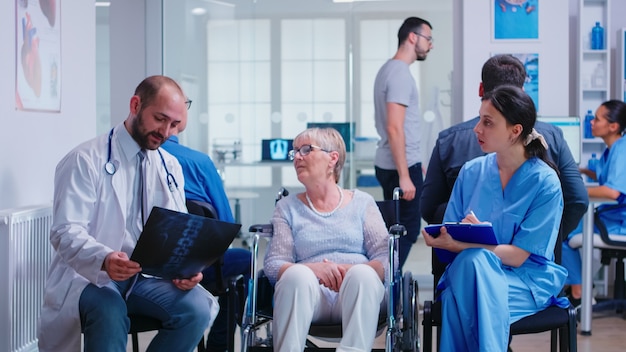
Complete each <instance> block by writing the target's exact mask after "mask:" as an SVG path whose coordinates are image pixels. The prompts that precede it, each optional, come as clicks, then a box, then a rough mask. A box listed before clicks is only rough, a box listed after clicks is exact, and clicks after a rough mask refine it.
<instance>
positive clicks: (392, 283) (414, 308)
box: [241, 188, 420, 352]
mask: <svg viewBox="0 0 626 352" xmlns="http://www.w3.org/2000/svg"><path fill="white" fill-rule="evenodd" d="M401 192H402V191H401V190H400V188H396V189H395V190H394V192H393V200H390V201H379V202H377V204H378V207H379V209H380V211H381V214H382V215H383V219H384V220H385V224H386V225H387V228H388V229H389V240H388V248H389V264H390V266H389V267H390V268H392V270H389V274H388V275H389V276H390V277H388V278H387V280H386V281H387V282H389V285H388V287H387V288H386V289H387V290H388V292H387V296H388V297H387V307H386V309H383V311H382V312H381V314H380V315H379V322H378V328H377V335H376V336H380V335H381V334H382V333H383V332H385V334H386V335H385V349H384V350H383V349H374V351H386V352H392V351H415V352H417V351H419V350H420V337H419V331H418V328H419V327H418V314H419V307H418V306H419V298H418V285H417V280H415V279H414V278H413V275H412V274H411V272H405V273H404V274H403V273H402V272H401V270H400V269H399V268H398V267H397V265H394V263H395V262H396V253H397V252H398V245H399V241H398V239H399V238H400V237H401V236H404V235H405V234H406V229H405V227H404V226H403V225H400V224H398V223H397V220H396V219H397V214H399V200H400V197H401V194H402V193H401ZM288 193H289V192H288V191H286V190H285V189H284V188H281V189H280V191H279V192H278V196H277V198H276V202H278V200H280V199H281V198H282V197H284V196H287V195H288ZM249 232H250V233H251V234H252V243H251V253H252V254H251V255H252V262H251V273H252V277H251V278H250V282H249V285H248V289H249V293H248V297H247V301H246V306H245V313H244V317H243V318H244V320H243V323H242V329H241V351H242V352H246V351H271V350H272V346H273V345H272V324H271V322H272V310H273V308H272V304H273V287H272V286H271V284H270V282H269V280H268V279H267V278H266V277H265V276H264V274H263V271H262V270H260V269H259V267H258V265H259V264H258V263H259V260H258V251H259V241H260V239H261V238H266V239H268V240H269V239H271V237H272V225H271V224H258V225H252V226H250V228H249ZM341 332H342V327H341V323H338V324H337V323H333V324H330V323H329V324H323V323H313V324H311V326H310V329H309V336H312V337H315V338H319V339H322V340H328V339H330V340H333V339H334V340H337V339H339V338H340V337H341ZM306 350H317V351H322V350H333V351H334V349H327V348H321V347H319V346H317V345H315V343H314V342H313V341H311V340H310V339H308V340H307V342H306Z"/></svg>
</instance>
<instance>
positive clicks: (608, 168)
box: [562, 100, 626, 305]
mask: <svg viewBox="0 0 626 352" xmlns="http://www.w3.org/2000/svg"><path fill="white" fill-rule="evenodd" d="M625 129H626V103H624V102H623V101H619V100H609V101H606V102H604V103H602V104H601V105H600V106H599V107H598V109H597V110H596V113H595V117H594V119H593V120H592V121H591V131H592V133H593V136H594V137H599V138H602V140H603V141H604V143H605V144H606V146H607V148H606V149H605V150H604V152H603V153H602V156H601V157H600V160H599V162H598V165H597V167H596V170H595V172H594V171H591V170H588V169H581V170H580V171H581V173H583V174H585V175H587V176H589V177H591V178H592V179H594V180H596V181H597V182H598V186H592V187H588V188H587V192H588V195H589V198H603V199H607V200H614V201H616V202H617V203H619V204H624V203H626V138H622V135H623V133H624V130H625ZM600 207H602V205H601V206H600ZM600 218H601V219H602V221H603V222H604V224H605V225H606V228H607V231H608V233H610V234H623V235H625V238H626V208H620V209H615V210H611V211H607V212H604V213H602V214H600ZM581 232H582V222H581V224H579V225H578V228H577V229H575V230H574V231H572V233H571V234H570V235H569V237H568V241H565V242H564V243H563V256H562V265H563V266H564V267H566V268H567V270H568V271H569V276H568V280H567V282H566V284H569V285H570V293H569V297H570V300H571V301H572V304H573V305H579V304H580V298H581V295H582V285H581V283H582V274H581V259H580V254H579V252H578V248H572V247H570V246H569V239H570V238H572V237H573V236H574V235H576V234H579V233H581ZM595 232H596V233H597V230H596V231H595Z"/></svg>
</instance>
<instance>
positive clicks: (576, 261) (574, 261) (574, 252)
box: [561, 220, 598, 285]
mask: <svg viewBox="0 0 626 352" xmlns="http://www.w3.org/2000/svg"><path fill="white" fill-rule="evenodd" d="M597 231H598V229H597V228H595V227H594V232H596V233H597ZM582 232H583V221H582V220H581V221H580V222H578V226H576V228H575V229H574V230H572V232H570V234H569V235H568V236H567V240H565V241H563V244H562V245H561V266H563V267H564V268H565V269H567V279H566V280H565V284H566V285H580V284H582V282H583V279H582V277H583V273H582V259H581V257H580V248H572V247H570V246H569V240H570V239H571V238H572V237H574V235H577V234H580V233H582Z"/></svg>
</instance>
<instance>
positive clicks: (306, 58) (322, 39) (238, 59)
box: [162, 0, 452, 221]
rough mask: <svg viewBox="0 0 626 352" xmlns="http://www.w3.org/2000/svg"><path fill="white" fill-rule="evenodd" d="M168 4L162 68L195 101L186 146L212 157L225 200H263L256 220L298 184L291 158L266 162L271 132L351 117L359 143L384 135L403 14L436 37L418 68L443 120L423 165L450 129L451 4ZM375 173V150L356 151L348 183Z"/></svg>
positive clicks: (428, 126)
mask: <svg viewBox="0 0 626 352" xmlns="http://www.w3.org/2000/svg"><path fill="white" fill-rule="evenodd" d="M162 2H163V9H162V13H163V39H164V40H163V72H164V74H166V75H169V76H171V77H173V78H174V79H176V80H178V81H179V82H181V83H182V85H183V88H184V89H185V91H186V93H187V95H188V96H189V98H190V99H192V100H193V102H194V103H193V106H192V107H191V110H190V111H189V123H188V127H187V129H186V130H185V131H184V132H183V133H182V134H181V135H180V138H181V143H183V144H186V145H188V146H190V147H192V148H194V149H198V150H201V151H203V152H205V153H207V154H208V155H210V156H211V157H212V158H213V160H214V161H215V162H216V164H217V165H218V167H219V169H220V171H221V172H222V176H223V178H224V181H225V182H224V185H225V187H226V190H227V193H229V196H230V195H232V194H244V195H246V196H249V197H250V198H257V197H258V198H259V199H258V200H252V201H251V202H248V206H249V207H250V208H251V209H249V210H250V211H252V212H254V213H255V219H259V221H266V219H269V217H270V216H271V208H272V207H271V206H269V205H271V204H273V202H272V201H271V199H263V198H266V197H267V198H270V197H271V198H273V196H274V195H275V194H276V191H277V190H278V188H279V187H286V188H288V189H289V190H290V191H292V192H297V191H298V189H301V187H302V186H301V184H300V183H299V182H298V180H297V179H296V176H295V172H294V170H293V166H292V164H291V163H290V162H272V161H269V162H268V161H261V156H262V145H263V143H262V141H263V140H264V139H273V138H284V139H292V138H293V137H294V136H295V135H296V134H297V133H299V132H300V131H302V130H304V129H305V128H306V127H307V124H309V123H349V124H350V126H353V130H352V131H351V136H352V138H357V139H358V138H360V137H368V138H370V139H376V138H377V134H376V130H375V127H374V107H373V98H372V95H373V83H374V78H375V76H376V73H377V71H378V69H379V68H380V66H381V65H382V64H383V63H384V62H385V61H386V60H388V59H389V58H391V57H392V56H393V55H394V53H395V51H396V49H397V45H398V43H397V41H398V40H397V31H398V28H399V26H400V25H401V23H402V21H403V20H404V19H405V18H406V17H409V16H419V17H422V18H424V19H427V20H429V21H430V22H431V23H432V24H433V35H434V37H435V38H436V44H435V48H434V50H433V51H432V52H431V53H430V54H429V57H428V59H427V60H426V61H423V62H419V63H417V64H413V65H411V70H412V72H413V74H414V76H415V78H416V82H418V85H419V87H418V89H419V92H420V105H421V109H422V112H423V113H424V112H426V111H427V110H428V111H429V114H427V115H428V116H432V115H433V113H434V115H435V117H436V118H435V119H434V121H435V123H432V122H425V125H424V131H423V134H424V138H423V141H424V143H423V153H422V154H423V155H424V159H423V160H424V161H425V162H427V161H428V159H429V156H430V151H431V150H432V145H433V144H434V140H435V138H436V133H437V132H438V131H439V130H440V129H441V128H443V127H447V125H448V124H449V121H450V116H449V114H450V112H449V111H450V109H449V102H450V98H449V96H447V95H446V94H445V93H446V92H449V91H450V81H449V77H450V72H451V70H452V0H441V1H436V2H435V1H430V0H397V1H393V0H387V1H354V2H334V1H332V0H182V1H181V0H162ZM431 121H432V120H431ZM346 143H349V144H352V143H353V141H346ZM266 144H267V143H266ZM361 144H362V143H359V145H361ZM357 148H359V147H357ZM359 151H360V152H361V153H358V152H359ZM357 154H358V155H360V157H359V160H358V162H357V161H356V160H353V159H354V157H353V155H357ZM372 170H373V154H372V151H371V148H370V149H368V152H367V153H364V150H356V151H352V152H351V153H349V156H348V162H347V167H346V168H345V169H344V175H342V178H343V180H342V182H343V185H344V186H345V187H351V188H354V187H356V178H357V176H358V175H359V174H361V173H367V172H371V171H372ZM242 192H243V193H242ZM251 194H252V195H251ZM255 194H256V195H255ZM231 198H235V197H231ZM244 199H246V197H243V198H241V199H239V198H237V199H236V200H237V202H239V201H240V200H241V201H242V204H244V205H245V204H246V202H244ZM266 205H268V206H266ZM244 210H245V209H244Z"/></svg>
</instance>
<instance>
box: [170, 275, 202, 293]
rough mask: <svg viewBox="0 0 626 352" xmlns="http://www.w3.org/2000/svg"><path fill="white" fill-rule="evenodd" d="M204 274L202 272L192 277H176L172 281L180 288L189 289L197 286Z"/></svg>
mask: <svg viewBox="0 0 626 352" xmlns="http://www.w3.org/2000/svg"><path fill="white" fill-rule="evenodd" d="M203 277H204V276H203V275H202V273H201V272H200V273H197V274H196V275H194V276H192V277H190V278H189V279H174V280H172V283H173V284H174V286H176V287H178V289H179V290H183V291H189V290H191V289H192V288H194V287H196V285H197V284H199V283H200V281H202V278H203Z"/></svg>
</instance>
